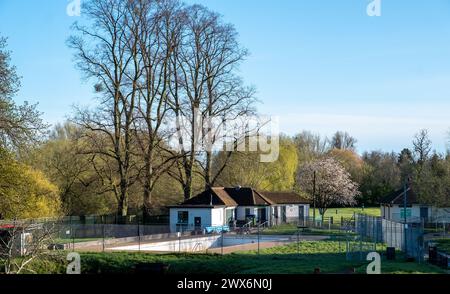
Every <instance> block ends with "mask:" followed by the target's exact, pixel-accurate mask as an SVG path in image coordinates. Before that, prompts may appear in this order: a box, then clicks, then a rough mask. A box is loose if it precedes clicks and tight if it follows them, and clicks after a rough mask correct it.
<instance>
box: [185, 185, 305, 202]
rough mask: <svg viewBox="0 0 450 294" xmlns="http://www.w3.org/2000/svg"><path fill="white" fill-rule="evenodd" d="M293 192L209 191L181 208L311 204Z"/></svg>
mask: <svg viewBox="0 0 450 294" xmlns="http://www.w3.org/2000/svg"><path fill="white" fill-rule="evenodd" d="M309 203H310V201H308V200H306V199H304V198H302V197H301V196H300V195H298V194H297V193H293V192H263V193H261V192H258V191H256V190H254V189H252V188H248V187H236V188H224V187H214V188H211V189H207V190H205V191H203V192H202V193H200V194H198V195H197V196H195V197H193V198H191V199H189V200H187V201H185V202H184V203H183V204H181V206H184V207H188V206H190V207H193V206H229V207H230V206H269V205H276V204H309Z"/></svg>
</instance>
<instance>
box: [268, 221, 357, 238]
mask: <svg viewBox="0 0 450 294" xmlns="http://www.w3.org/2000/svg"><path fill="white" fill-rule="evenodd" d="M297 232H298V228H297V225H295V224H282V225H279V226H274V227H270V228H267V229H265V230H264V231H262V232H261V235H296V234H297ZM301 234H302V235H326V236H344V235H345V236H347V235H349V234H350V235H354V233H347V232H345V231H342V230H328V229H313V228H310V229H304V230H302V231H301Z"/></svg>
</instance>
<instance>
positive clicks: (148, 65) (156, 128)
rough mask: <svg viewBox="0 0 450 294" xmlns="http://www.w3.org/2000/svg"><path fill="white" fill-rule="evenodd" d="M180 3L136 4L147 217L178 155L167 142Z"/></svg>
mask: <svg viewBox="0 0 450 294" xmlns="http://www.w3.org/2000/svg"><path fill="white" fill-rule="evenodd" d="M181 14H182V13H181V4H180V3H179V2H178V1H145V0H142V1H135V7H134V14H133V18H134V19H135V20H134V21H135V22H136V38H137V39H138V40H139V53H138V54H139V59H140V61H141V62H142V77H141V79H140V84H141V86H140V87H139V95H138V103H137V104H136V120H135V121H134V124H135V129H136V132H137V134H136V138H137V144H138V146H139V148H140V150H141V153H142V159H143V168H142V169H143V172H142V176H141V177H140V181H141V182H142V184H143V191H144V195H143V199H144V205H143V207H144V214H145V215H148V214H149V211H150V208H151V206H152V191H153V190H154V188H155V184H156V183H157V181H158V180H159V178H160V177H161V176H162V175H163V174H164V173H165V172H167V170H168V169H170V168H171V167H172V165H173V164H174V162H175V161H174V158H176V157H177V154H175V153H174V152H172V150H170V148H169V146H167V144H166V141H167V140H168V137H170V134H171V129H170V128H169V127H168V125H170V123H169V120H170V117H173V115H171V107H170V105H169V96H170V91H169V87H170V83H171V80H172V79H173V74H172V72H173V69H172V65H171V59H172V55H173V52H174V47H175V46H176V44H177V42H178V39H179V37H180V27H181V20H180V19H181V17H182V16H181Z"/></svg>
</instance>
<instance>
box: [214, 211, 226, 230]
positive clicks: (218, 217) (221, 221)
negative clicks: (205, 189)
mask: <svg viewBox="0 0 450 294" xmlns="http://www.w3.org/2000/svg"><path fill="white" fill-rule="evenodd" d="M224 225H225V208H213V209H212V211H211V226H213V227H217V226H224Z"/></svg>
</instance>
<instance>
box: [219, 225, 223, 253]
mask: <svg viewBox="0 0 450 294" xmlns="http://www.w3.org/2000/svg"><path fill="white" fill-rule="evenodd" d="M221 233H222V237H221V249H220V252H221V254H222V255H223V230H222V232H221Z"/></svg>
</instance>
